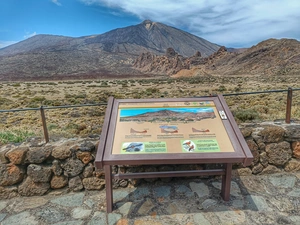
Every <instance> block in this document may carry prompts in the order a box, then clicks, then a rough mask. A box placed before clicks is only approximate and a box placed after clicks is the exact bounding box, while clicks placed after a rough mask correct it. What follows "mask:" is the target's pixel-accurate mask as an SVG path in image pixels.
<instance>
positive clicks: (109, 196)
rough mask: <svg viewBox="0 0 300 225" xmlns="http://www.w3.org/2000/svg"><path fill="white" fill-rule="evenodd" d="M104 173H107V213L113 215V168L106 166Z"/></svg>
mask: <svg viewBox="0 0 300 225" xmlns="http://www.w3.org/2000/svg"><path fill="white" fill-rule="evenodd" d="M104 171H105V189H106V212H108V213H111V212H112V209H113V192H112V174H111V166H110V165H105V166H104Z"/></svg>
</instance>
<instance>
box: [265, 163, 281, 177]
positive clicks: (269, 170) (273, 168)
mask: <svg viewBox="0 0 300 225" xmlns="http://www.w3.org/2000/svg"><path fill="white" fill-rule="evenodd" d="M280 172H281V170H280V169H278V168H277V167H276V166H273V165H268V166H267V167H266V168H264V169H263V171H262V172H261V173H260V175H264V174H273V173H280Z"/></svg>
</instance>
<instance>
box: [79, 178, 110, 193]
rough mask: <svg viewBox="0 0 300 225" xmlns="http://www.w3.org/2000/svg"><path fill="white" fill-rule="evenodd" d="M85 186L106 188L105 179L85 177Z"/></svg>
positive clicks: (88, 187)
mask: <svg viewBox="0 0 300 225" xmlns="http://www.w3.org/2000/svg"><path fill="white" fill-rule="evenodd" d="M82 183H83V186H84V188H85V189H86V190H101V189H102V188H104V185H105V180H104V179H100V178H98V177H88V178H83V180H82Z"/></svg>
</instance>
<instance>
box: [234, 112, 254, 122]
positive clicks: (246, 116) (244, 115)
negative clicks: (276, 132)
mask: <svg viewBox="0 0 300 225" xmlns="http://www.w3.org/2000/svg"><path fill="white" fill-rule="evenodd" d="M233 115H234V117H235V118H236V119H238V120H239V121H241V122H246V121H251V120H257V119H259V114H258V112H256V111H255V110H253V109H244V110H237V111H234V112H233Z"/></svg>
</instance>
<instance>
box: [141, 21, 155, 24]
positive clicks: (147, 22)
mask: <svg viewBox="0 0 300 225" xmlns="http://www.w3.org/2000/svg"><path fill="white" fill-rule="evenodd" d="M149 23H150V24H152V23H153V22H152V21H151V20H144V21H143V22H142V24H145V25H146V24H149Z"/></svg>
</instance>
